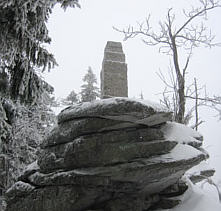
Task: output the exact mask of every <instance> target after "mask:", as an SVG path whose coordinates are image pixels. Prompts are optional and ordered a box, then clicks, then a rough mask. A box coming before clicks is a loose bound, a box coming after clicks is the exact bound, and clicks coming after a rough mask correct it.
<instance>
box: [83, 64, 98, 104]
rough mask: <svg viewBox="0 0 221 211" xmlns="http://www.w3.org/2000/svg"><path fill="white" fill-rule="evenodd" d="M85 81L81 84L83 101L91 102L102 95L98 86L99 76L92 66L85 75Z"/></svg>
mask: <svg viewBox="0 0 221 211" xmlns="http://www.w3.org/2000/svg"><path fill="white" fill-rule="evenodd" d="M83 82H85V83H84V84H83V85H82V86H81V92H80V95H81V101H82V102H90V101H93V100H96V98H97V97H99V96H100V95H99V88H98V87H97V86H96V84H97V78H96V75H95V74H94V73H93V71H92V69H91V67H88V70H87V73H86V74H85V76H84V77H83Z"/></svg>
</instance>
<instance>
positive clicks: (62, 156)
mask: <svg viewBox="0 0 221 211" xmlns="http://www.w3.org/2000/svg"><path fill="white" fill-rule="evenodd" d="M171 115H172V114H171V112H169V111H167V110H166V109H164V108H163V107H161V106H160V105H157V104H154V103H151V102H146V101H137V100H130V99H127V98H111V99H105V100H100V101H96V102H92V103H83V104H77V105H75V106H73V107H69V108H67V109H65V110H63V111H62V112H61V113H60V114H59V115H58V126H57V127H56V128H54V130H53V131H52V132H51V134H50V135H49V136H48V137H47V138H46V139H45V141H44V143H43V144H42V148H43V151H44V152H43V154H42V155H41V157H40V159H39V160H38V162H37V163H34V164H33V165H32V166H31V167H29V168H27V171H25V172H24V174H23V175H21V177H20V181H18V183H16V184H15V185H14V186H12V187H11V188H10V189H9V190H8V192H7V195H8V207H7V211H16V210H19V211H30V210H32V211H80V210H111V211H118V210H131V211H142V210H150V209H151V210H154V209H159V208H170V207H173V206H175V205H177V204H178V203H179V200H173V199H171V196H178V195H181V194H183V193H184V192H185V191H186V189H187V185H186V184H185V182H183V181H182V180H181V177H182V176H183V175H184V173H185V172H186V171H187V170H189V169H190V168H192V167H193V166H195V165H198V164H199V163H200V162H201V161H203V160H205V159H206V158H207V156H208V155H207V154H206V153H205V152H204V151H203V150H201V148H200V147H201V145H202V136H201V135H200V134H198V133H196V132H195V131H193V130H192V129H190V128H187V127H185V126H183V125H180V124H177V123H172V122H170V120H171ZM20 189H21V190H20Z"/></svg>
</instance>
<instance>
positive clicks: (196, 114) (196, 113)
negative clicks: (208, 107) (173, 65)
mask: <svg viewBox="0 0 221 211" xmlns="http://www.w3.org/2000/svg"><path fill="white" fill-rule="evenodd" d="M194 86H195V97H196V100H195V130H196V131H197V130H198V126H199V113H198V89H197V83H196V78H194Z"/></svg>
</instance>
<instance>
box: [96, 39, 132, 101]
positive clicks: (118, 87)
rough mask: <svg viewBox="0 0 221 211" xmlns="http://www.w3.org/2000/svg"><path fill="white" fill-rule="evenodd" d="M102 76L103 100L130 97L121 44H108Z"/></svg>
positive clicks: (110, 42) (109, 42) (111, 42)
mask: <svg viewBox="0 0 221 211" xmlns="http://www.w3.org/2000/svg"><path fill="white" fill-rule="evenodd" d="M100 76H101V98H108V97H128V85H127V64H126V63H125V54H124V52H123V49H122V44H121V43H120V42H113V41H108V42H107V45H106V47H105V50H104V59H103V63H102V70H101V75H100Z"/></svg>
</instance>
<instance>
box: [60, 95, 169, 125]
mask: <svg viewBox="0 0 221 211" xmlns="http://www.w3.org/2000/svg"><path fill="white" fill-rule="evenodd" d="M156 113H171V112H170V111H169V110H168V109H167V108H166V107H164V106H162V105H160V104H158V103H155V102H151V101H147V100H140V99H130V98H126V97H114V98H108V99H102V100H96V101H92V102H84V103H78V104H75V105H73V106H69V107H67V108H66V109H64V110H62V111H61V113H60V114H59V115H58V123H62V122H65V121H69V120H73V119H79V118H83V117H96V116H99V115H109V116H110V115H111V116H117V115H119V114H120V115H124V114H132V115H135V116H136V115H142V117H149V116H151V115H153V114H156Z"/></svg>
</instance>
